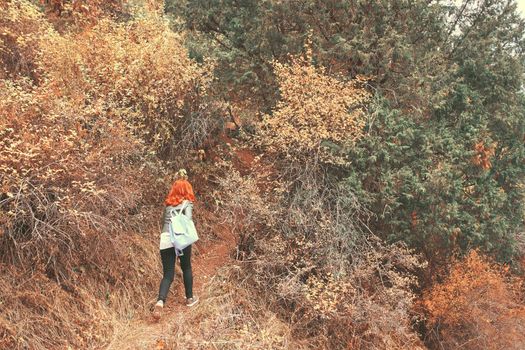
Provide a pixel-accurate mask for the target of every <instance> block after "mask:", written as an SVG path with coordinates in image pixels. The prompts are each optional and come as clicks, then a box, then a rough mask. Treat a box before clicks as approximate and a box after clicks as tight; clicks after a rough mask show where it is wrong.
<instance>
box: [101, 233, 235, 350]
mask: <svg viewBox="0 0 525 350" xmlns="http://www.w3.org/2000/svg"><path fill="white" fill-rule="evenodd" d="M235 244H236V241H235V237H234V236H233V234H231V233H230V232H228V231H227V232H224V233H222V234H220V235H219V237H218V238H217V239H216V240H215V241H212V242H209V243H207V244H204V245H203V244H200V243H197V244H196V245H197V249H196V254H194V256H193V257H192V268H193V275H194V282H193V283H194V287H193V289H194V291H195V294H196V295H199V293H200V292H201V291H204V289H205V286H206V284H207V283H208V282H209V280H210V279H211V278H212V277H213V276H214V275H215V273H216V272H217V270H218V269H219V268H220V267H221V266H224V265H225V264H227V263H228V261H229V260H230V252H231V251H232V249H233V248H234V247H235ZM183 295H184V287H183V284H182V276H181V275H180V270H177V275H176V276H175V280H174V281H173V284H172V287H171V290H170V295H169V298H168V300H167V303H166V307H165V308H164V313H163V315H162V318H161V319H160V321H158V322H157V321H155V320H154V319H153V317H152V316H151V313H146V314H145V315H143V316H142V317H140V318H137V319H132V320H130V322H129V323H126V324H122V325H121V326H120V328H119V329H116V332H115V334H114V337H113V340H112V341H111V343H110V344H109V346H108V347H107V348H106V349H107V350H121V349H129V350H131V349H133V350H139V349H144V350H145V349H159V348H163V347H162V346H160V344H161V343H162V341H163V339H165V338H166V337H168V336H170V335H174V334H175V333H176V332H177V325H178V324H181V322H184V318H185V317H187V316H188V315H189V314H190V313H191V312H192V310H194V308H188V307H187V306H186V305H184V304H183V301H184V299H183V297H182V296H183ZM197 305H198V304H197ZM195 307H198V306H195Z"/></svg>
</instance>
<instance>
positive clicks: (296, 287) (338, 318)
mask: <svg viewBox="0 0 525 350" xmlns="http://www.w3.org/2000/svg"><path fill="white" fill-rule="evenodd" d="M258 243H259V244H258V245H257V251H258V252H259V254H258V256H257V259H254V263H253V264H252V265H251V268H252V271H250V272H251V274H250V273H248V274H249V275H251V280H252V281H253V284H254V285H256V286H258V287H259V288H260V289H261V290H266V291H267V292H266V293H265V297H266V298H268V299H269V300H273V301H274V302H275V303H276V305H277V306H278V309H279V310H280V311H281V315H282V317H285V318H286V319H289V320H290V322H291V323H292V327H293V335H294V338H299V339H304V338H306V339H308V342H309V343H310V344H311V345H312V346H313V347H316V348H322V349H346V348H351V349H419V348H424V347H423V346H422V344H421V341H420V340H419V338H418V336H417V333H416V332H415V331H414V330H413V324H414V322H415V321H416V320H417V319H418V316H417V315H416V314H414V313H413V311H412V308H413V303H414V301H415V298H416V295H415V293H414V292H413V290H414V289H415V288H416V287H417V285H418V283H417V278H416V277H415V272H416V271H417V270H418V269H420V268H422V267H423V266H424V264H423V263H421V261H420V260H419V258H418V257H417V256H415V255H414V254H413V252H411V251H410V250H408V249H407V248H406V247H404V246H401V245H394V246H387V245H384V244H382V243H381V242H380V240H379V239H377V238H373V236H371V237H370V239H369V240H367V242H366V245H363V246H361V247H360V249H359V250H360V253H359V254H355V255H354V257H353V262H352V264H351V265H350V266H348V267H347V269H346V272H345V273H344V274H336V273H333V272H332V271H331V266H330V265H329V264H326V261H325V260H324V259H323V258H322V257H320V256H319V255H318V254H317V253H316V249H317V247H316V245H315V243H312V242H309V241H305V240H299V241H298V240H283V239H282V238H280V237H275V238H273V239H272V240H269V241H264V242H263V241H261V242H258Z"/></svg>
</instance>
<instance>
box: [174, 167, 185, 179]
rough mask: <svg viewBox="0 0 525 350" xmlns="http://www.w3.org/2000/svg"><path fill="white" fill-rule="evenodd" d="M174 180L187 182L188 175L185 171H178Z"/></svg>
mask: <svg viewBox="0 0 525 350" xmlns="http://www.w3.org/2000/svg"><path fill="white" fill-rule="evenodd" d="M175 179H176V180H187V179H188V173H187V172H186V169H179V170H178V171H177V172H176V173H175Z"/></svg>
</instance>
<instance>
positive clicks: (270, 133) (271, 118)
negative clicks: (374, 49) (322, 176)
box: [260, 46, 370, 164]
mask: <svg viewBox="0 0 525 350" xmlns="http://www.w3.org/2000/svg"><path fill="white" fill-rule="evenodd" d="M273 67H274V70H275V74H276V76H277V80H278V82H279V89H280V94H281V99H280V101H279V102H278V103H277V105H276V107H275V109H274V110H273V113H272V114H271V115H266V116H265V117H264V120H263V122H262V124H261V125H260V142H261V144H262V145H264V146H266V147H267V148H268V149H269V150H271V151H273V152H276V153H278V154H281V155H284V156H285V157H287V158H288V159H297V160H305V159H309V158H310V159H311V158H319V159H320V160H321V161H323V162H326V163H331V164H346V163H347V160H346V159H345V158H344V157H343V156H342V152H340V151H341V148H344V147H345V146H348V145H349V144H352V142H354V141H355V140H357V139H359V138H360V137H362V135H363V127H364V124H365V120H364V110H363V106H364V104H366V103H367V101H368V100H369V99H370V94H369V93H368V91H366V89H365V88H364V87H363V83H364V81H365V80H366V79H365V78H363V77H358V78H356V79H355V80H352V81H344V80H341V79H338V78H336V77H333V76H331V75H329V74H328V72H327V71H326V69H325V68H324V67H322V66H320V67H317V66H315V65H314V64H313V63H312V51H311V49H310V48H309V47H308V46H307V48H306V54H305V55H304V56H297V57H291V62H290V63H289V64H284V63H280V62H274V63H273Z"/></svg>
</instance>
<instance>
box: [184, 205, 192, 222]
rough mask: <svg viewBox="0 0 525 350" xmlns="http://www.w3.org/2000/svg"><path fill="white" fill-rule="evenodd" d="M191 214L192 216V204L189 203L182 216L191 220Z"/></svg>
mask: <svg viewBox="0 0 525 350" xmlns="http://www.w3.org/2000/svg"><path fill="white" fill-rule="evenodd" d="M192 214H193V203H192V202H189V203H188V205H186V208H184V215H186V216H187V217H189V218H190V220H193V218H192Z"/></svg>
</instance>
